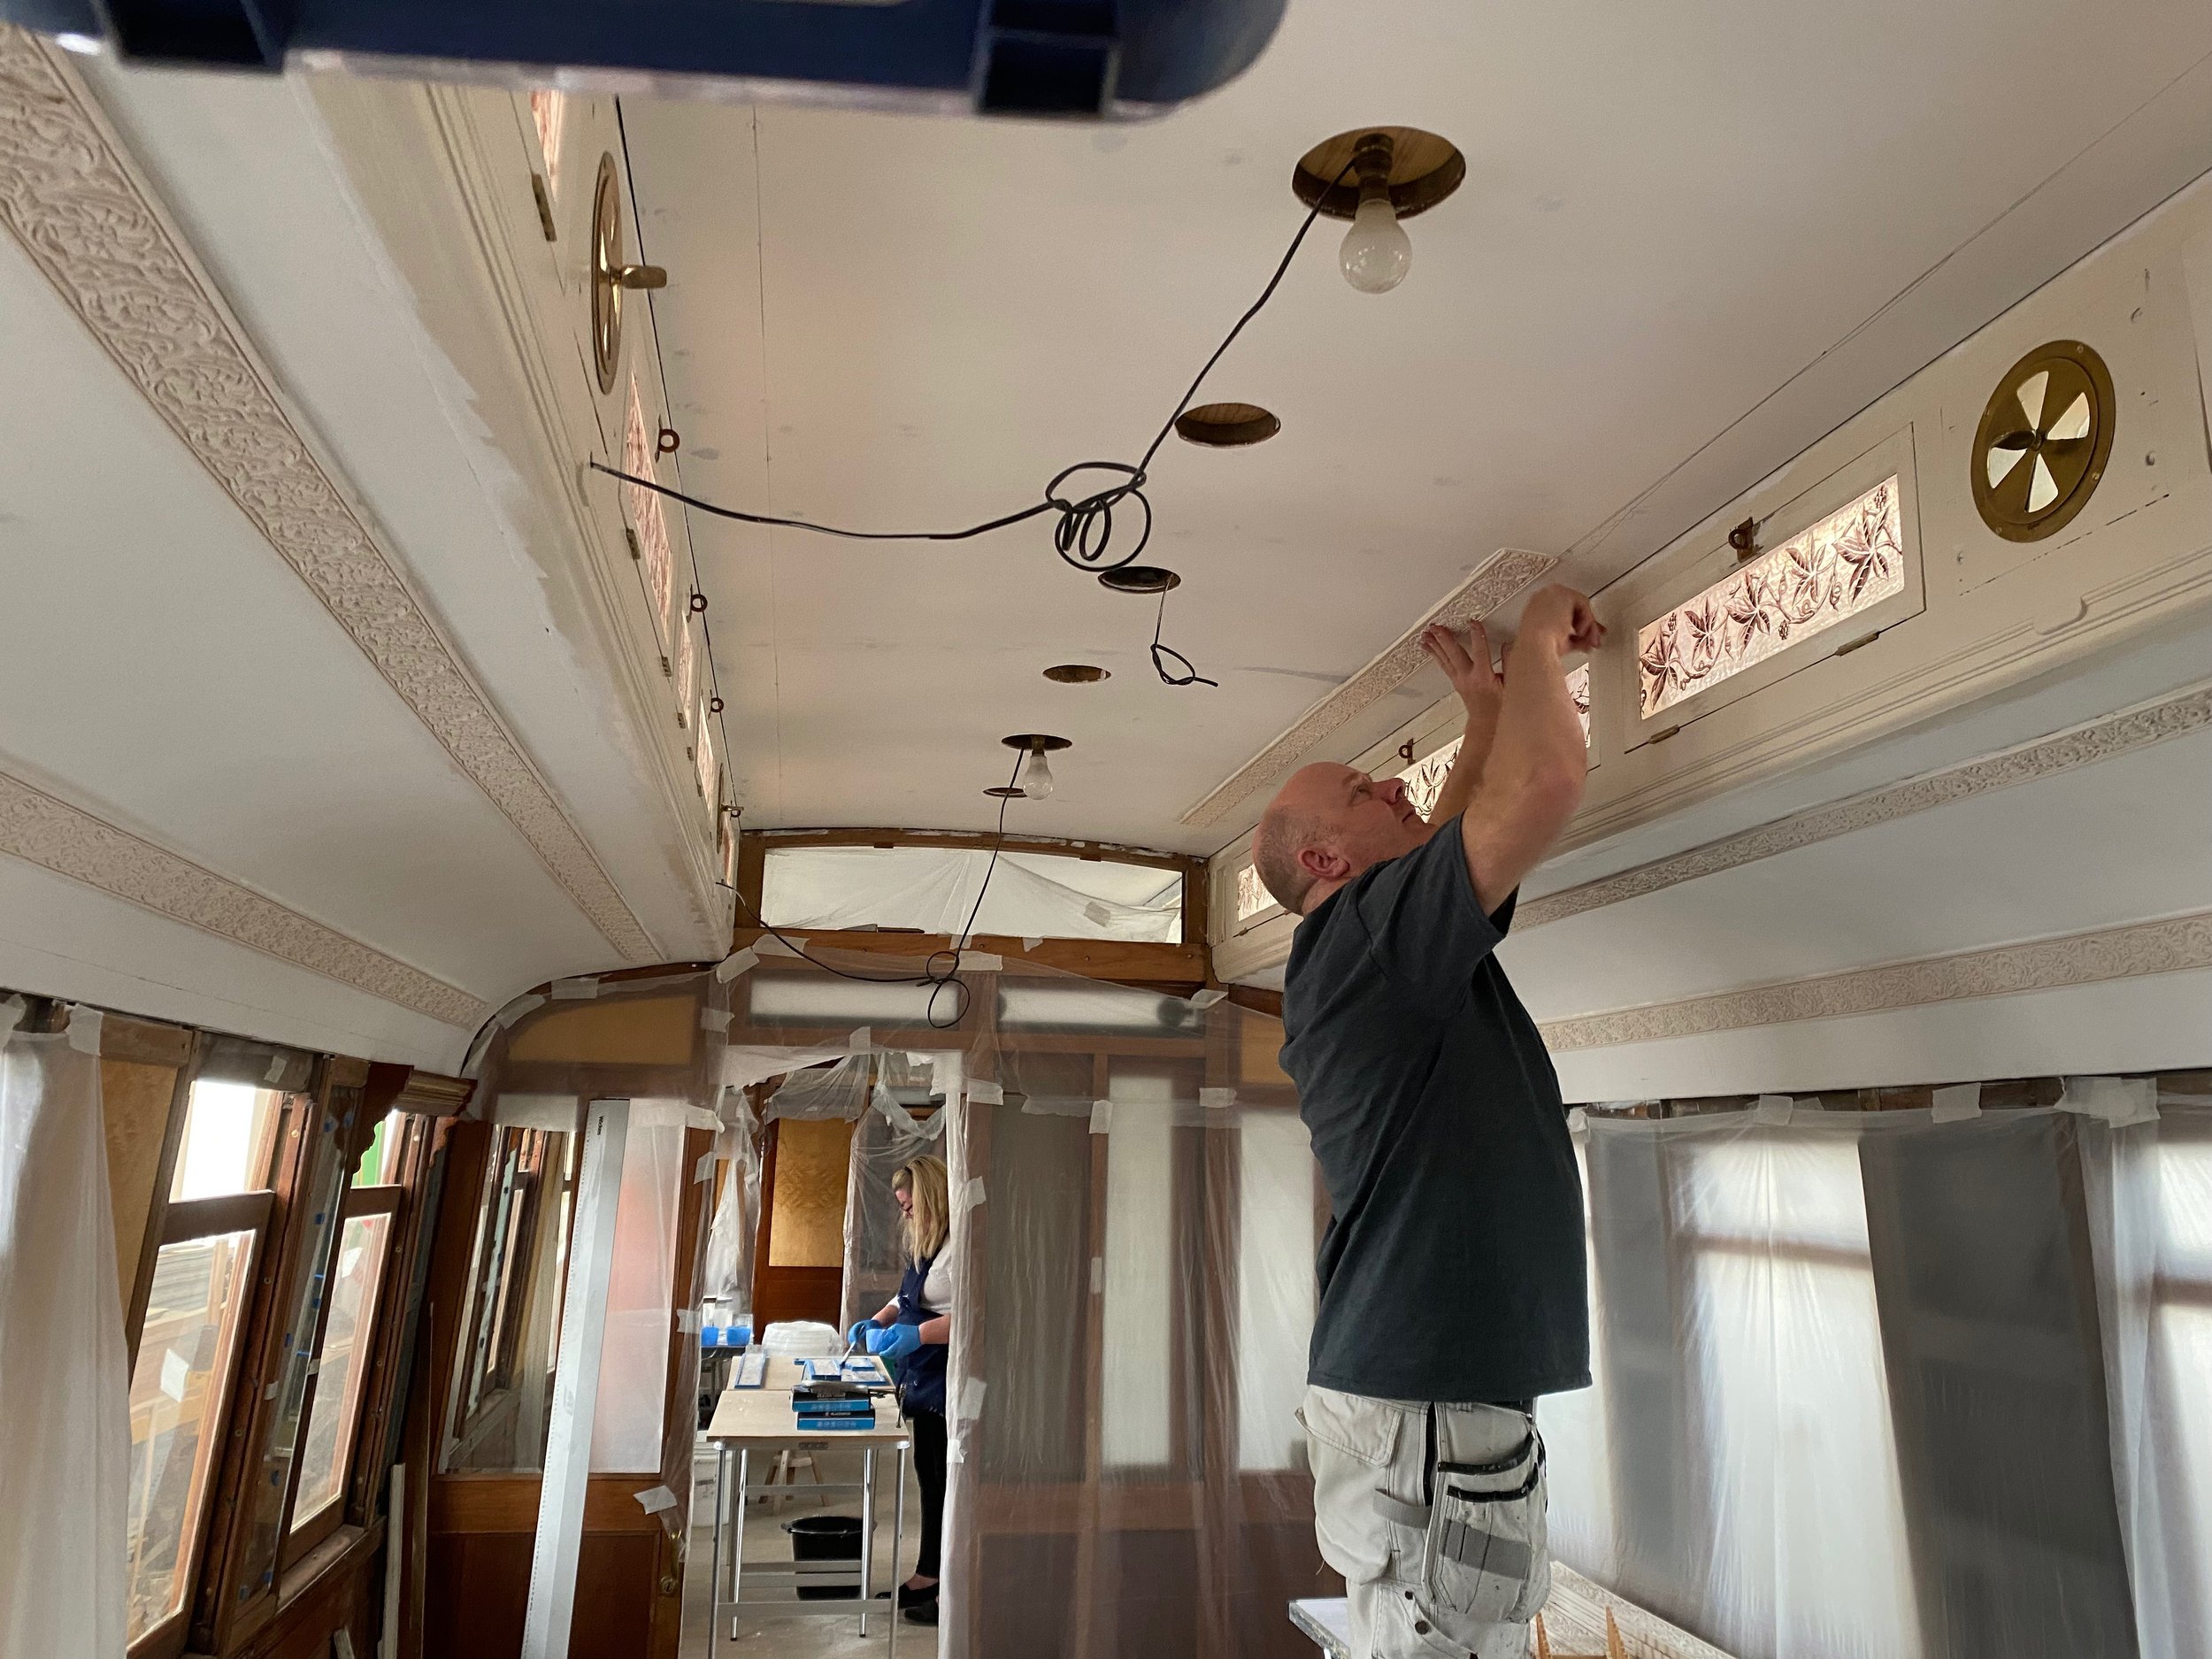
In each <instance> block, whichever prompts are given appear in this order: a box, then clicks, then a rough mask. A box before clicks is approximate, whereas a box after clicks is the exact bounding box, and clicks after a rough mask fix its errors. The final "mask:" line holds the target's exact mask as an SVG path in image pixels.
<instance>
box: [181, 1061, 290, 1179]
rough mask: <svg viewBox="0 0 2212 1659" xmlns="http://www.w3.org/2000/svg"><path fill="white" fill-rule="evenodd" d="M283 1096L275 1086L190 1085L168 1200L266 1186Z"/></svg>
mask: <svg viewBox="0 0 2212 1659" xmlns="http://www.w3.org/2000/svg"><path fill="white" fill-rule="evenodd" d="M282 1098H283V1097H282V1096H281V1095H280V1094H278V1093H277V1091H276V1090H274V1089H271V1088H256V1087H253V1086H252V1085H251V1084H250V1083H216V1082H210V1081H205V1080H203V1081H201V1082H197V1083H195V1084H194V1085H193V1086H192V1095H191V1099H190V1101H189V1102H188V1103H187V1105H186V1107H185V1118H184V1141H183V1143H182V1144H181V1145H180V1147H179V1148H177V1172H176V1174H175V1175H174V1177H173V1178H172V1179H171V1181H170V1184H169V1200H170V1202H172V1203H175V1202H179V1201H180V1200H184V1199H191V1198H216V1197H219V1196H221V1195H222V1194H225V1193H247V1192H253V1191H256V1190H257V1189H258V1188H261V1187H266V1186H267V1185H268V1184H269V1164H270V1159H271V1157H272V1156H273V1155H274V1152H275V1150H276V1125H277V1118H278V1116H279V1110H278V1109H279V1106H280V1102H281V1101H282Z"/></svg>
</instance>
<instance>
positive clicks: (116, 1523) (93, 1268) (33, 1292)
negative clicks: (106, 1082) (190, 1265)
mask: <svg viewBox="0 0 2212 1659" xmlns="http://www.w3.org/2000/svg"><path fill="white" fill-rule="evenodd" d="M21 1011H22V1004H21V1003H20V1002H15V1001H13V1000H10V1001H8V1002H0V1401H4V1402H6V1403H5V1409H0V1653H4V1654H9V1655H14V1654H26V1655H28V1654H38V1655H72V1656H74V1655H85V1656H86V1659H120V1656H121V1655H122V1653H123V1650H124V1647H125V1642H126V1638H127V1624H126V1617H127V1607H126V1599H127V1594H128V1591H127V1581H128V1561H129V1554H130V1551H129V1540H128V1537H127V1518H126V1517H127V1493H128V1490H129V1484H128V1483H129V1480H130V1478H131V1474H132V1463H133V1448H132V1444H131V1421H130V1405H129V1401H128V1398H127V1385H128V1375H129V1364H128V1360H127V1346H126V1343H125V1340H124V1335H123V1311H122V1306H121V1302H120V1300H119V1296H118V1294H117V1284H118V1281H117V1279H116V1264H115V1233H114V1223H113V1221H112V1219H111V1216H110V1207H109V1195H108V1173H107V1147H106V1141H105V1137H104V1134H103V1133H102V1128H101V1118H100V1062H99V1059H98V1056H97V1054H96V1052H93V1053H86V1052H82V1051H81V1050H80V1048H76V1047H73V1045H72V1043H71V1041H70V1037H69V1034H68V1033H66V1032H57V1033H53V1034H51V1035H38V1036H34V1035H29V1034H26V1033H22V1032H20V1031H18V1030H16V1029H15V1026H16V1025H17V1023H18V1020H19V1016H20V1014H21ZM88 1046H89V1047H90V1048H93V1049H94V1050H95V1051H96V1049H97V1047H98V1041H97V1038H96V1036H95V1037H94V1039H93V1040H92V1041H91V1042H90V1043H89V1045H88ZM178 1369H179V1370H180V1371H181V1370H182V1369H184V1368H183V1367H182V1366H181V1364H180V1366H179V1368H178ZM148 1451H149V1455H150V1451H151V1448H148Z"/></svg>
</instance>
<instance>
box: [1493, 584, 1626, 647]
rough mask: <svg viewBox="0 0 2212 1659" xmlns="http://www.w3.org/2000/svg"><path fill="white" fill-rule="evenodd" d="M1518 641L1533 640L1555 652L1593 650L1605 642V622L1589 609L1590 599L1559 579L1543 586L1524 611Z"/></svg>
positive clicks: (1516, 642) (1520, 643) (1529, 641)
mask: <svg viewBox="0 0 2212 1659" xmlns="http://www.w3.org/2000/svg"><path fill="white" fill-rule="evenodd" d="M1514 643H1515V644H1516V645H1524V644H1529V643H1534V644H1537V645H1540V646H1543V647H1546V648H1548V649H1549V650H1550V651H1551V653H1552V655H1553V656H1555V657H1564V656H1566V655H1567V653H1568V652H1570V651H1594V650H1596V649H1598V647H1599V646H1601V645H1602V644H1604V643H1605V625H1604V624H1603V623H1602V622H1600V621H1599V620H1598V619H1597V617H1596V615H1595V614H1594V612H1593V611H1591V609H1590V601H1589V600H1588V599H1587V598H1586V596H1585V595H1581V594H1578V593H1577V592H1575V590H1574V589H1573V588H1563V587H1562V586H1560V585H1559V584H1558V583H1557V582H1554V583H1552V584H1551V585H1550V586H1549V587H1548V588H1540V589H1539V590H1538V591H1537V595H1536V596H1535V597H1534V598H1533V599H1532V600H1530V601H1529V602H1528V609H1526V610H1525V611H1522V612H1521V632H1520V634H1519V636H1518V637H1517V639H1516V640H1515V641H1514Z"/></svg>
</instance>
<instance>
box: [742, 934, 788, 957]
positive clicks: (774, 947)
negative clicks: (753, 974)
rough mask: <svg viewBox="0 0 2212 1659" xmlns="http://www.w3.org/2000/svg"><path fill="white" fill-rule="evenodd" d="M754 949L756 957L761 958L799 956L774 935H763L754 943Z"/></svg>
mask: <svg viewBox="0 0 2212 1659" xmlns="http://www.w3.org/2000/svg"><path fill="white" fill-rule="evenodd" d="M752 949H753V953H754V955H756V956H797V955H798V954H799V953H798V952H797V951H796V950H795V949H792V947H790V946H789V945H787V944H785V943H784V942H783V941H782V940H780V939H779V938H777V937H776V936H775V935H774V934H773V933H763V934H762V935H761V936H760V937H759V938H758V939H756V940H755V941H753V944H752ZM740 954H742V953H740Z"/></svg>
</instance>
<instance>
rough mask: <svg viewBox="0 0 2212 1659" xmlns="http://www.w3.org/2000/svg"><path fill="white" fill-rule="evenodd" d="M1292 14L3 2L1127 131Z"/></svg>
mask: <svg viewBox="0 0 2212 1659" xmlns="http://www.w3.org/2000/svg"><path fill="white" fill-rule="evenodd" d="M1284 4H1285V0H614V3H613V4H610V3H609V0H0V21H7V22H13V23H19V24H21V25H23V26H24V27H27V28H32V29H36V30H39V31H41V32H42V33H44V34H47V35H57V36H63V37H73V40H72V43H78V42H84V41H96V42H104V45H105V47H106V49H107V50H110V51H112V52H113V53H115V54H116V55H117V56H119V57H120V58H124V59H126V60H134V61H140V62H148V63H169V64H198V65H210V66H228V67H232V68H240V69H260V70H278V69H281V68H282V67H284V65H286V64H287V63H288V62H289V61H293V60H295V59H298V60H301V61H303V62H305V63H308V64H311V65H314V66H316V67H338V68H350V69H355V70H360V71H366V72H374V73H396V74H411V75H416V76H420V77H422V78H426V79H433V80H457V81H460V80H465V81H492V82H495V83H499V84H504V85H511V86H515V87H518V88H520V87H542V86H549V85H555V84H558V85H560V86H562V87H565V88H576V89H580V90H604V91H617V92H645V93H649V94H658V95H665V96H687V95H695V96H716V97H723V98H740V99H743V98H749V97H751V96H756V95H769V96H776V97H779V98H790V97H793V96H800V97H806V98H810V99H813V100H815V101H819V102H826V103H833V104H864V105H879V106H889V107H905V108H918V109H929V110H938V111H948V112H952V111H975V112H978V113H982V114H1000V115H1036V116H1067V117H1078V118H1083V117H1087V118H1090V119H1117V118H1118V119H1130V118H1135V117H1142V116H1146V115H1151V114H1156V113H1158V112H1160V111H1164V110H1168V109H1171V108H1173V107H1174V106H1175V105H1176V104H1181V103H1184V102H1186V101H1187V100H1188V99H1191V98H1194V97H1197V96H1199V95H1200V94H1202V93H1205V92H1210V91H1211V90H1213V88H1216V87H1217V86H1219V85H1221V84H1222V83H1223V82H1224V81H1227V80H1228V79H1229V78H1230V77H1231V76H1233V75H1234V74H1236V73H1238V72H1239V71H1240V70H1242V69H1244V68H1245V67H1246V66H1247V65H1249V64H1250V63H1251V62H1252V61H1253V60H1254V59H1255V58H1257V57H1258V56H1259V54H1260V52H1261V50H1262V49H1263V48H1264V47H1265V46H1266V44H1267V42H1269V40H1270V39H1271V38H1272V37H1273V35H1274V33H1275V27H1276V25H1277V24H1278V23H1279V21H1280V20H1281V19H1282V13H1283V6H1284Z"/></svg>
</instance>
